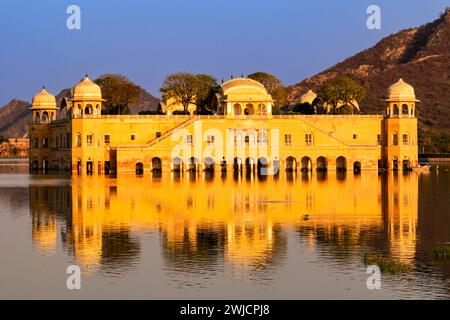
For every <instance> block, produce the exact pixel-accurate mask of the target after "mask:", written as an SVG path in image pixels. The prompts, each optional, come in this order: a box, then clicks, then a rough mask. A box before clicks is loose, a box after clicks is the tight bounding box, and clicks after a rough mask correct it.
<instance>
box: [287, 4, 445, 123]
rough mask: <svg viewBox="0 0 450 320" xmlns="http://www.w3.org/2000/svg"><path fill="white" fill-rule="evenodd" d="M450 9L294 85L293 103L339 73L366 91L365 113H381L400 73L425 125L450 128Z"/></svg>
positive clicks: (363, 105) (363, 109)
mask: <svg viewBox="0 0 450 320" xmlns="http://www.w3.org/2000/svg"><path fill="white" fill-rule="evenodd" d="M449 39H450V10H449V9H447V10H446V12H445V13H443V14H442V16H441V17H440V18H439V19H438V20H436V21H434V22H431V23H429V24H426V25H424V26H421V27H418V28H414V29H407V30H403V31H401V32H399V33H397V34H393V35H391V36H389V37H386V38H384V39H383V40H381V41H380V42H379V43H378V44H376V45H375V46H374V47H372V48H370V49H367V50H365V51H363V52H361V53H359V54H357V55H355V56H353V57H351V58H349V59H347V60H345V61H343V62H341V63H339V64H337V65H335V66H334V67H332V68H330V69H328V70H325V71H323V72H321V73H319V74H317V75H316V76H314V77H311V78H309V79H305V80H304V81H302V82H301V83H299V84H296V85H294V86H292V87H291V90H292V91H291V94H290V97H289V101H290V102H291V103H295V102H296V101H297V100H298V99H299V97H300V96H301V95H302V94H303V93H305V92H307V91H308V90H309V89H313V90H317V89H318V88H319V87H320V86H321V84H322V83H323V82H324V81H326V80H327V79H330V78H332V77H335V76H338V75H348V76H350V77H352V78H353V79H355V80H357V81H358V82H360V83H361V84H362V85H363V86H364V87H365V88H366V90H367V93H368V98H367V99H366V101H363V102H362V112H363V113H367V114H370V113H382V112H383V110H384V103H383V101H382V99H383V98H384V97H385V96H386V89H387V87H388V86H389V85H390V84H392V83H394V82H396V81H397V80H398V79H399V78H400V77H402V78H403V79H404V80H405V81H406V82H408V83H410V84H411V85H413V86H414V87H415V89H416V95H417V98H418V99H420V100H422V103H420V104H419V105H418V110H419V112H418V114H419V120H420V124H421V128H423V129H427V128H433V129H444V128H448V127H449V126H450V41H449Z"/></svg>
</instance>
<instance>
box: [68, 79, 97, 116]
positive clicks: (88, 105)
mask: <svg viewBox="0 0 450 320" xmlns="http://www.w3.org/2000/svg"><path fill="white" fill-rule="evenodd" d="M69 100H70V102H71V104H70V106H69V111H70V116H71V117H72V118H88V117H100V116H101V114H102V103H103V101H105V100H104V99H102V91H101V89H100V86H98V85H97V84H95V83H94V82H92V81H91V79H89V77H88V76H87V75H86V76H85V77H84V79H83V80H81V81H80V82H79V83H78V84H77V85H76V86H75V87H73V89H72V99H69Z"/></svg>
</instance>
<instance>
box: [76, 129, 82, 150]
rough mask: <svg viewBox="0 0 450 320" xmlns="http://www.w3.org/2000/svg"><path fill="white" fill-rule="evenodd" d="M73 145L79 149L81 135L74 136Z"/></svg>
mask: <svg viewBox="0 0 450 320" xmlns="http://www.w3.org/2000/svg"><path fill="white" fill-rule="evenodd" d="M75 145H76V146H77V148H79V147H81V133H77V134H76V140H75Z"/></svg>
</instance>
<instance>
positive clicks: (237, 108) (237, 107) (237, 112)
mask: <svg viewBox="0 0 450 320" xmlns="http://www.w3.org/2000/svg"><path fill="white" fill-rule="evenodd" d="M233 108H234V115H235V116H240V115H241V114H242V107H241V105H240V104H239V103H236V104H235V105H234V107H233Z"/></svg>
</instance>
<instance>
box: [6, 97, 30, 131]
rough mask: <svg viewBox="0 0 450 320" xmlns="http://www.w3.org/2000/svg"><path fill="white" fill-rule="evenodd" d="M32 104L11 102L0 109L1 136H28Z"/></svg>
mask: <svg viewBox="0 0 450 320" xmlns="http://www.w3.org/2000/svg"><path fill="white" fill-rule="evenodd" d="M28 108H30V104H29V103H28V102H26V101H22V100H16V99H14V100H11V102H9V103H8V104H7V105H5V106H4V107H3V108H1V109H0V135H1V136H5V137H15V138H21V137H25V136H27V135H28V123H30V121H31V112H30V110H28Z"/></svg>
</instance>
